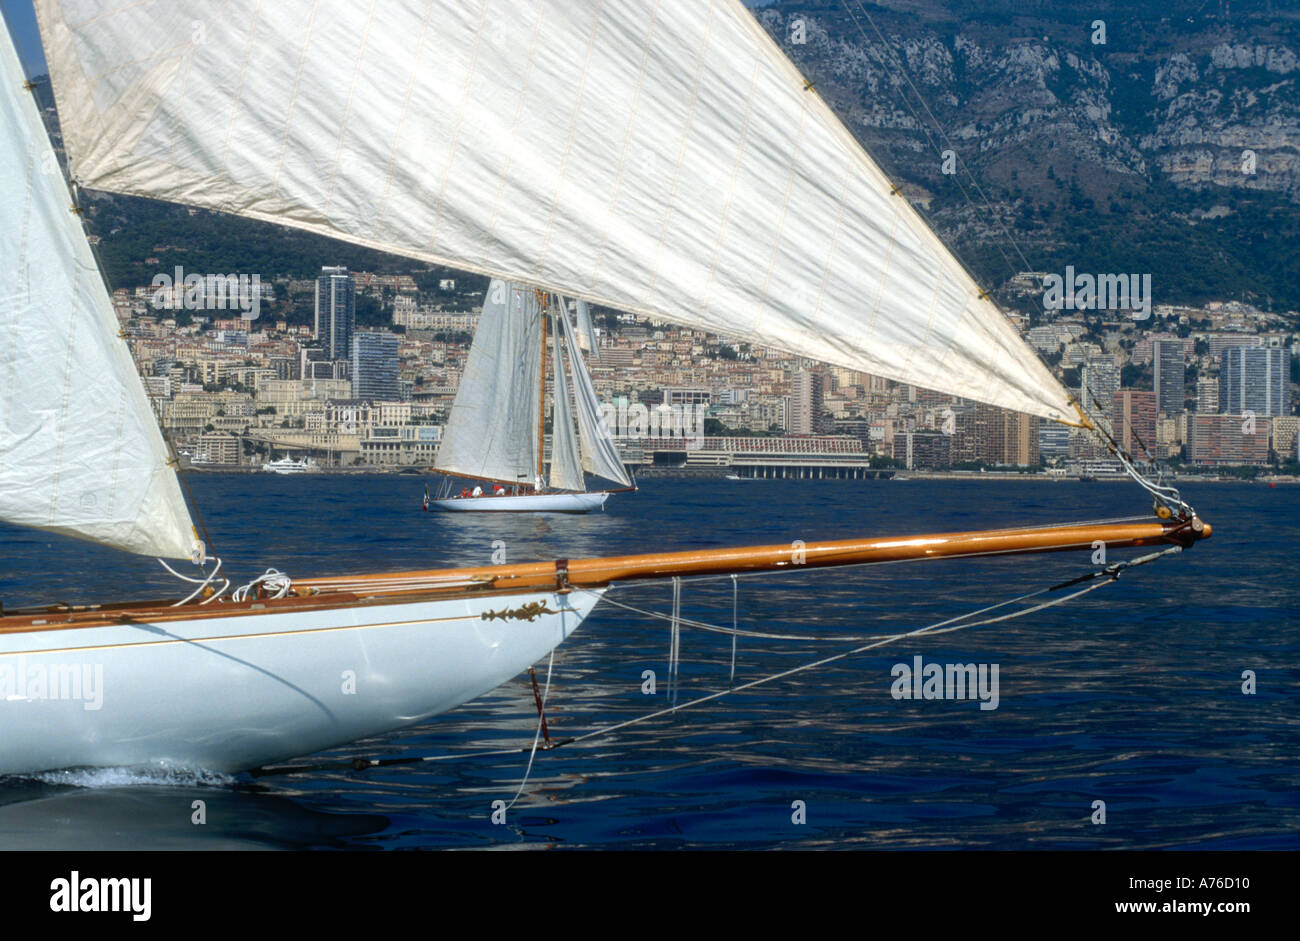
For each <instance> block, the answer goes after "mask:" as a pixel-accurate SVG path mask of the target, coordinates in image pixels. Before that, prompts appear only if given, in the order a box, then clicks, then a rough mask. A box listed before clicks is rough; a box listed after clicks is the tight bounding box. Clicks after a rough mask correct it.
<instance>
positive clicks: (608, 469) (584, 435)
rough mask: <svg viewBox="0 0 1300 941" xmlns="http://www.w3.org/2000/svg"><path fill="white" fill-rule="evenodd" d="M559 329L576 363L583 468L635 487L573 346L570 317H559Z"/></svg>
mask: <svg viewBox="0 0 1300 941" xmlns="http://www.w3.org/2000/svg"><path fill="white" fill-rule="evenodd" d="M560 330H561V332H562V333H563V335H564V346H565V348H566V349H567V350H568V351H569V361H570V362H572V363H573V386H574V398H575V400H576V402H577V412H578V441H579V444H580V446H581V448H582V466H583V469H584V470H586V471H587V472H588V473H590V474H595V475H596V476H597V477H604V478H605V479H606V480H614V481H617V482H618V483H620V484H622V485H623V486H624V487H630V486H632V479H631V478H630V477H628V475H627V468H626V467H624V466H623V459H622V458H621V457H619V454H618V447H617V446H616V445H615V444H614V439H613V438H612V437H611V436H610V434H609V428H608V427H607V426H606V424H605V422H604V420H603V418H602V417H601V414H600V400H599V399H597V398H596V390H595V388H594V387H593V386H592V384H591V376H589V375H588V374H587V368H586V366H585V365H583V362H582V353H581V351H580V350H578V348H577V344H576V343H574V336H573V330H572V328H571V327H570V326H569V318H568V317H563V316H562V317H560Z"/></svg>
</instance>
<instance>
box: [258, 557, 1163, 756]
mask: <svg viewBox="0 0 1300 941" xmlns="http://www.w3.org/2000/svg"><path fill="white" fill-rule="evenodd" d="M1181 551H1182V547H1181V546H1170V547H1168V548H1166V549H1162V550H1160V551H1159V552H1152V553H1149V554H1147V555H1145V556H1141V557H1139V558H1136V559H1130V560H1128V561H1125V562H1117V563H1114V564H1113V565H1109V566H1107V567H1106V568H1105V569H1104V570H1102V571H1101V572H1089V573H1086V574H1085V575H1082V576H1079V578H1078V579H1074V580H1072V581H1070V582H1062V583H1061V584H1060V585H1058V586H1056V587H1057V588H1061V587H1066V586H1069V585H1071V584H1077V583H1078V582H1079V581H1081V580H1091V581H1093V582H1094V584H1092V585H1088V586H1087V587H1085V588H1082V589H1080V590H1079V591H1076V592H1071V593H1070V594H1068V595H1063V596H1061V597H1060V598H1055V599H1052V600H1049V601H1045V602H1043V603H1042V604H1038V605H1034V606H1031V607H1029V608H1024V609H1021V610H1019V611H1012V612H1011V613H1009V614H1005V615H1002V616H1000V617H996V618H988V619H986V620H983V621H973V622H970V623H965V624H954V622H955V621H959V620H962V619H964V618H966V617H973V616H975V615H976V614H979V613H981V612H982V611H987V610H992V609H993V608H996V607H1000V606H1002V605H1003V604H1006V602H1003V603H1000V604H998V605H993V606H990V607H989V608H985V609H981V610H980V611H972V612H969V613H967V614H966V615H958V616H956V617H953V618H948V619H947V620H946V621H938V622H936V623H935V624H929V625H925V626H923V627H919V628H917V629H916V630H913V631H907V632H904V633H900V634H895V635H890V636H889V637H887V638H885V639H882V640H877V641H875V642H873V643H870V644H867V645H866V646H864V647H859V648H855V649H854V650H850V651H847V652H845V653H840V654H836V655H834V656H831V657H827V658H824V659H822V660H819V661H816V662H814V663H811V664H804V665H802V666H798V667H794V668H792V669H790V670H786V671H783V672H781V673H777V674H774V675H772V676H767V677H761V678H759V679H757V680H752V681H751V682H749V683H745V684H743V685H741V686H736V687H731V688H728V689H725V690H722V691H720V692H716V693H712V694H709V695H707V696H703V697H700V698H698V699H694V700H691V701H689V702H687V703H686V704H685V705H682V706H677V707H670V708H668V709H660V710H658V711H656V712H652V713H648V714H647V715H643V716H640V717H637V718H634V719H629V720H627V721H624V722H619V723H616V724H614V725H610V726H605V727H604V728H600V729H595V730H593V731H591V732H587V733H585V734H583V735H579V736H576V737H574V738H566V739H560V740H558V741H556V742H553V743H552V744H551V745H550V747H549V748H547V749H546V750H547V751H553V750H555V749H557V748H563V747H564V746H565V745H572V744H575V743H577V742H581V741H585V740H588V739H592V738H597V737H600V736H604V735H609V734H611V733H612V732H615V731H618V730H619V729H624V728H627V727H628V726H631V725H636V724H638V723H640V722H645V721H648V720H649V719H653V718H658V717H659V716H662V715H664V714H666V713H670V712H674V711H677V710H679V709H689V708H690V707H691V706H696V705H699V704H701V703H704V702H709V701H711V700H714V699H719V698H721V697H723V696H726V695H728V694H729V693H734V692H739V691H741V690H744V689H750V688H752V687H755V686H761V685H763V684H765V683H770V682H773V681H774V680H778V679H781V678H783V677H786V676H790V675H792V674H795V673H801V672H806V671H807V670H810V669H814V668H816V667H818V666H823V665H825V664H827V663H833V662H835V661H836V660H843V659H845V658H847V657H851V656H854V655H855V654H857V653H861V652H864V651H867V650H871V649H874V648H877V647H882V646H884V645H885V644H888V643H892V642H893V641H894V640H902V639H906V638H908V637H928V636H935V635H938V634H946V633H951V632H953V631H959V630H963V629H965V628H970V627H981V626H984V625H987V624H996V623H1000V622H1002V621H1009V620H1012V619H1015V618H1019V617H1024V616H1025V615H1027V614H1033V613H1035V612H1038V611H1042V610H1046V609H1047V608H1051V607H1055V606H1057V605H1060V604H1064V603H1065V602H1067V601H1071V600H1073V599H1074V598H1078V597H1081V596H1083V595H1086V594H1088V593H1089V592H1092V591H1096V590H1097V589H1098V588H1104V587H1106V586H1107V585H1112V584H1114V583H1115V582H1116V581H1118V580H1119V576H1120V573H1121V572H1123V571H1124V570H1125V569H1128V568H1135V567H1137V566H1139V565H1146V564H1148V563H1150V562H1154V561H1156V560H1157V559H1160V558H1162V557H1164V556H1166V555H1170V554H1176V553H1179V552H1181ZM1102 575H1105V576H1108V577H1106V578H1105V579H1104V580H1098V579H1099V578H1100V577H1101V576H1102ZM579 590H584V591H585V590H586V589H579ZM606 600H608V595H606ZM1012 600H1015V599H1012ZM944 625H951V626H944ZM548 683H549V673H548ZM536 745H537V742H536V738H534V741H533V750H534V753H535V751H536ZM526 750H528V749H526V748H496V749H490V750H486V751H477V752H452V753H450V754H444V755H420V756H413V757H404V758H370V759H367V758H354V759H353V760H352V761H350V762H334V763H330V764H316V765H301V766H283V767H272V768H257V769H254V770H252V771H250V772H249V774H250V775H251V776H252V777H255V778H257V777H268V776H273V775H286V774H302V773H304V772H312V771H334V770H340V769H351V770H353V771H364V770H366V769H368V768H378V767H390V766H396V765H411V764H425V763H431V762H435V761H454V760H457V759H465V758H489V757H497V756H502V755H518V754H520V753H521V752H523V751H526Z"/></svg>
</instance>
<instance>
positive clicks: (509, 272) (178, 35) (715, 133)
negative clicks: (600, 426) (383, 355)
mask: <svg viewBox="0 0 1300 941" xmlns="http://www.w3.org/2000/svg"><path fill="white" fill-rule="evenodd" d="M36 10H37V14H38V17H39V21H40V26H41V31H42V34H43V38H44V44H45V52H46V58H47V61H48V63H49V67H50V71H51V73H52V77H53V84H54V90H55V95H56V99H57V103H58V106H59V115H60V118H61V120H62V126H63V131H64V138H65V143H66V146H67V150H68V154H69V156H70V160H71V164H72V167H73V171H74V174H75V176H76V178H77V179H78V180H79V181H80V182H81V183H82V184H83V185H85V186H88V187H92V188H97V189H103V190H109V191H113V192H119V193H130V194H136V195H142V196H151V197H157V198H161V199H170V200H175V201H180V202H185V203H189V204H192V205H196V206H202V207H207V208H210V209H215V210H221V211H224V212H231V213H238V214H240V215H244V216H248V217H251V218H256V219H264V220H269V221H271V222H276V223H282V224H285V225H291V226H296V227H299V228H302V229H307V230H311V231H314V232H319V233H322V234H324V235H328V236H332V237H338V238H343V239H346V240H348V241H350V242H353V243H356V244H359V245H365V246H369V247H373V248H377V249H382V250H385V251H390V252H395V253H398V254H401V255H406V256H409V257H412V258H416V259H423V260H425V261H428V262H433V263H442V264H447V265H451V266H454V267H459V268H464V269H469V270H473V271H479V272H484V273H487V274H490V275H493V276H497V277H501V278H505V279H512V280H517V281H521V282H524V283H529V284H536V285H539V286H541V287H543V288H545V289H548V290H551V291H554V292H556V293H559V294H562V295H565V296H568V297H574V298H584V299H586V300H589V301H591V302H595V303H600V304H603V305H607V306H610V307H614V308H617V309H620V310H625V311H632V312H637V313H642V314H646V315H650V316H653V317H660V318H663V319H666V320H671V321H674V322H677V323H679V324H684V325H688V326H692V327H699V328H703V329H705V330H710V331H714V332H718V333H722V334H726V335H730V336H733V337H739V338H741V339H745V340H749V341H752V342H755V343H760V344H763V345H767V346H773V347H777V348H779V349H783V350H786V351H789V352H793V353H796V354H799V355H803V356H807V357H811V358H813V359H817V360H822V361H825V362H829V363H833V364H838V365H842V366H847V367H850V368H853V369H860V370H864V371H866V372H869V373H872V374H875V375H879V376H884V377H887V378H890V379H894V380H898V381H901V382H909V383H914V384H917V385H920V386H925V387H929V388H934V389H938V390H940V391H944V392H949V393H952V394H955V395H960V396H966V397H970V398H972V399H977V400H980V401H984V402H988V403H990V404H993V405H998V406H1002V407H1005V408H1010V409H1016V410H1019V411H1023V412H1028V413H1030V414H1035V415H1040V416H1043V417H1046V418H1054V419H1061V420H1065V421H1074V420H1076V414H1075V411H1074V409H1073V407H1072V405H1071V402H1070V398H1069V395H1068V394H1067V393H1066V391H1065V389H1064V388H1063V387H1062V386H1061V385H1060V383H1059V382H1057V381H1056V379H1055V378H1054V377H1053V376H1052V374H1051V373H1050V371H1049V370H1048V369H1047V368H1046V366H1044V365H1043V364H1042V362H1041V361H1039V360H1038V358H1037V357H1036V356H1035V355H1034V354H1033V352H1032V351H1031V350H1030V349H1029V348H1028V347H1027V346H1026V345H1025V344H1024V343H1023V341H1022V340H1021V339H1020V337H1019V335H1018V333H1017V331H1016V330H1015V328H1014V327H1013V326H1012V325H1011V324H1010V323H1009V322H1008V321H1007V319H1006V318H1005V317H1004V316H1003V315H1002V314H1001V313H1000V312H999V311H998V309H997V308H996V306H995V305H994V304H993V303H991V302H990V301H989V300H988V299H987V297H985V296H984V295H983V294H982V293H981V290H980V288H979V287H978V285H977V284H976V283H975V282H974V281H973V280H972V279H971V277H970V276H969V275H968V274H967V273H966V272H965V271H964V270H963V268H962V267H961V265H960V264H959V263H958V262H957V260H956V259H955V258H954V257H953V256H952V255H951V253H950V252H949V251H948V250H947V249H946V248H945V246H944V245H943V244H942V243H941V242H940V241H939V239H938V238H937V237H936V236H935V235H934V233H933V232H931V231H930V229H929V228H928V227H927V226H926V224H925V223H924V221H923V220H922V219H921V218H920V216H918V215H917V213H916V212H915V211H914V210H913V209H912V208H911V206H910V205H909V204H908V203H907V200H906V199H905V198H904V197H903V196H901V195H898V194H897V193H896V192H895V190H894V187H893V186H892V185H891V183H890V181H889V180H888V179H887V178H886V176H885V175H884V174H883V173H882V172H881V170H880V169H879V168H878V167H877V166H876V164H875V163H874V162H873V161H872V160H871V158H870V157H869V156H867V154H866V153H865V152H864V151H863V149H862V148H861V147H860V146H859V145H858V143H857V142H856V141H855V140H854V138H853V136H852V135H851V134H850V133H849V132H848V131H847V130H846V129H845V128H844V126H843V125H842V124H841V123H840V121H839V120H838V119H837V118H836V117H835V115H834V114H833V113H832V112H831V110H830V109H829V108H828V107H827V106H826V104H825V103H824V102H823V101H822V100H821V98H820V97H819V95H818V94H817V93H816V92H815V91H814V90H811V89H810V88H809V87H808V85H807V83H805V82H804V81H803V79H802V77H801V76H800V75H799V73H798V71H797V70H796V69H795V68H794V66H793V65H792V64H791V63H790V61H789V60H788V59H786V57H785V56H784V55H783V54H782V53H781V51H780V49H779V48H778V47H777V46H776V44H775V43H773V42H772V40H771V39H770V37H768V36H767V34H766V33H765V32H764V31H763V29H762V27H761V26H759V24H758V23H757V22H756V21H755V20H754V18H753V17H752V16H751V15H750V13H749V12H748V11H747V10H746V9H745V7H744V6H743V5H742V3H741V2H740V0H692V2H672V3H665V2H659V3H655V2H647V0H470V2H466V0H385V2H383V3H374V2H357V3H344V2H341V0H340V2H324V3H322V2H320V0H277V2H275V3H263V2H255V0H190V2H186V3H174V2H172V0H96V2H93V3H91V2H86V0H36Z"/></svg>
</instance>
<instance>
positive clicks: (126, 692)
mask: <svg viewBox="0 0 1300 941" xmlns="http://www.w3.org/2000/svg"><path fill="white" fill-rule="evenodd" d="M600 594H601V592H577V593H572V594H566V595H560V594H557V593H555V592H544V591H543V592H530V593H525V594H513V595H485V596H475V597H471V598H454V599H443V600H435V601H423V602H418V603H404V604H384V605H370V606H362V607H352V608H336V609H326V610H314V611H294V610H279V611H272V612H268V613H266V614H252V615H245V616H237V617H228V618H209V619H203V620H194V621H172V622H167V623H166V624H165V625H158V626H154V625H150V624H144V623H142V624H122V625H112V626H104V627H93V628H84V629H72V630H54V631H32V632H24V633H18V634H10V635H8V636H5V637H3V638H0V670H6V668H7V672H8V675H10V676H13V675H15V674H16V673H17V672H19V671H21V672H22V673H23V674H24V676H25V677H27V678H28V679H29V680H32V681H33V682H28V683H27V686H26V688H25V689H24V690H22V691H20V692H23V693H25V694H26V695H14V694H12V693H11V694H10V695H9V696H8V697H7V701H3V702H0V715H2V716H3V721H2V722H0V774H16V773H26V772H36V771H43V770H50V769H55V768H70V767H124V766H138V765H160V764H161V765H178V766H182V767H193V768H205V769H209V770H213V771H224V772H234V771H241V770H247V769H250V768H255V767H258V766H260V765H265V764H268V763H271V762H276V761H282V760H284V759H287V758H291V757H295V756H299V755H305V754H310V753H312V752H316V751H320V750H322V749H326V748H331V747H334V746H337V745H342V744H345V743H347V742H351V741H355V740H357V739H361V738H365V737H367V736H372V735H378V734H381V733H384V732H387V731H391V730H393V729H397V728H401V727H403V726H408V725H412V724H415V723H418V722H421V721H423V720H425V719H427V718H429V717H430V716H433V715H437V714H438V713H440V712H444V711H446V710H448V709H451V708H454V707H455V706H458V705H460V704H461V703H464V702H467V701H469V700H471V699H473V698H474V697H476V696H479V695H481V694H482V693H485V692H487V691H488V690H491V689H493V688H495V687H497V686H499V685H501V684H502V683H504V682H506V681H507V680H509V679H511V678H512V677H514V676H516V675H518V674H519V673H520V672H521V671H523V670H524V669H526V668H527V667H529V666H530V665H532V664H533V663H535V662H537V661H538V660H540V659H542V658H543V657H544V656H545V655H546V654H547V653H549V652H550V651H551V650H552V649H553V648H554V647H555V646H556V645H557V644H559V643H560V642H561V641H563V640H564V639H565V638H566V637H568V636H569V634H571V633H572V632H573V631H574V630H575V629H576V628H577V626H578V625H579V624H580V623H581V622H582V620H583V619H584V618H585V617H586V616H587V615H588V614H589V613H590V611H591V609H592V607H594V606H595V603H596V601H597V600H599V596H600ZM536 605H541V608H537V607H535V606H536ZM521 609H522V610H521ZM538 612H541V613H538ZM493 615H494V616H493ZM529 616H531V617H532V620H531V621H530V620H527V618H528V617H529ZM69 669H73V670H75V672H76V673H77V675H78V676H86V675H87V673H86V671H87V670H89V671H90V675H91V676H94V675H95V674H96V673H98V675H100V676H102V684H99V688H100V693H101V694H102V695H101V701H100V703H99V705H98V708H94V706H95V703H94V701H93V699H92V697H91V695H90V689H89V687H86V688H82V689H81V690H80V692H81V697H80V698H70V697H67V696H66V693H67V692H70V691H71V688H70V686H64V687H63V688H62V689H61V690H57V691H58V692H61V693H64V694H65V697H64V698H58V695H56V689H57V688H58V687H59V682H60V681H59V680H58V677H59V676H60V674H61V671H62V672H63V673H65V674H66V673H67V671H68V670H69ZM42 674H44V675H45V676H46V677H47V678H52V679H53V682H51V683H50V684H49V685H48V686H47V689H46V691H45V693H44V695H43V696H42V695H36V692H37V690H36V688H35V683H34V680H35V679H38V678H39V677H40V676H41V675H42ZM88 707H90V708H88Z"/></svg>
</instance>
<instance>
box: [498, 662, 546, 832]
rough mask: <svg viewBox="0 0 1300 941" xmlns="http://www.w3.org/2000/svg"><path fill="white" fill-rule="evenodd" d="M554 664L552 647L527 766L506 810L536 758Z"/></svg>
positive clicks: (526, 783)
mask: <svg viewBox="0 0 1300 941" xmlns="http://www.w3.org/2000/svg"><path fill="white" fill-rule="evenodd" d="M554 665H555V648H554V647H552V648H551V657H550V659H549V660H547V661H546V687H545V689H543V690H542V708H540V709H538V710H537V732H536V733H535V734H534V735H533V747H532V750H531V751H530V752H529V753H528V766H527V767H526V768H524V777H523V780H522V781H520V782H519V790H517V791H515V796H514V797H512V798H511V799H510V803H508V804H506V808H505V809H506V810H509V809H510V808H511V807H513V806H515V801H517V800H519V795H520V794H522V793H523V792H524V788H525V787H526V786H527V785H528V778H529V776H530V775H531V774H532V773H533V761H534V760H535V759H536V758H537V743H538V741H540V740H541V737H542V727H543V726H544V725H545V724H546V713H545V712H544V711H543V710H544V709H545V708H546V697H547V696H549V695H550V693H551V667H553V666H554Z"/></svg>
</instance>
